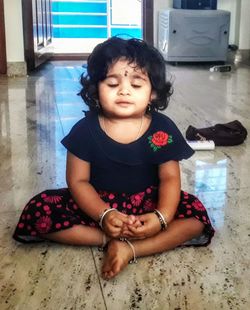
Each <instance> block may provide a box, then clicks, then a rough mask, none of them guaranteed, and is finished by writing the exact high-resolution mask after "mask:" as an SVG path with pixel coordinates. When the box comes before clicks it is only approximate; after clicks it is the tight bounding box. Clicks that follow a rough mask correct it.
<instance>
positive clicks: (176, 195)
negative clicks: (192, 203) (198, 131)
mask: <svg viewBox="0 0 250 310" xmlns="http://www.w3.org/2000/svg"><path fill="white" fill-rule="evenodd" d="M159 179H160V185H159V198H158V199H159V200H158V205H157V209H158V210H159V211H160V212H161V213H162V215H163V216H164V217H165V219H166V221H167V222H168V223H170V222H171V221H172V220H173V218H174V215H175V213H176V210H177V206H178V204H179V201H180V194H181V177H180V166H179V162H177V161H173V160H171V161H168V162H166V163H164V164H162V165H160V166H159Z"/></svg>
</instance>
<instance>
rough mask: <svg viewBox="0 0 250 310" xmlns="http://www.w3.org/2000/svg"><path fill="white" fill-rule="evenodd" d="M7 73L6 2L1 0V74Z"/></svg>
mask: <svg viewBox="0 0 250 310" xmlns="http://www.w3.org/2000/svg"><path fill="white" fill-rule="evenodd" d="M6 73H7V55H6V36H5V22H4V4H3V0H0V74H6Z"/></svg>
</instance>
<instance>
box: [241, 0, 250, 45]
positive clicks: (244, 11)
mask: <svg viewBox="0 0 250 310" xmlns="http://www.w3.org/2000/svg"><path fill="white" fill-rule="evenodd" d="M239 28H240V31H239V32H240V35H239V47H240V49H242V50H246V49H247V50H249V49H250V1H249V0H241V14H240V24H239Z"/></svg>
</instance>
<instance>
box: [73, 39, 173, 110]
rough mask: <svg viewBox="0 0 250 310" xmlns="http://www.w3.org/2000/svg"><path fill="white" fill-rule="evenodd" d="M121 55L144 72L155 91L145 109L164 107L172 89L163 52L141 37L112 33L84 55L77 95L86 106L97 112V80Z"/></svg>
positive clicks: (102, 76) (161, 108) (103, 75)
mask: <svg viewBox="0 0 250 310" xmlns="http://www.w3.org/2000/svg"><path fill="white" fill-rule="evenodd" d="M121 58H123V59H126V60H127V61H128V62H129V63H131V64H132V63H133V64H136V66H137V67H139V68H140V69H142V70H144V71H145V72H147V74H148V77H149V80H150V82H151V85H152V90H153V91H154V92H155V93H156V98H155V99H153V100H152V101H151V104H150V110H149V111H157V110H164V109H166V108H167V106H168V102H169V97H170V96H171V95H172V92H173V91H172V84H171V83H170V81H166V69H165V61H164V58H163V56H162V55H161V54H160V52H159V51H158V50H157V49H156V48H154V47H153V46H151V45H149V44H147V43H146V42H145V41H143V40H139V39H134V38H133V39H128V40H126V39H122V38H119V37H112V38H110V39H107V40H106V41H104V42H103V43H100V44H98V45H97V46H96V47H95V48H94V50H93V52H92V53H91V54H90V56H89V57H88V61H87V73H83V74H82V75H81V79H80V83H81V85H82V86H83V87H82V89H81V91H80V93H79V95H80V96H81V97H82V99H83V100H84V102H85V103H86V104H87V105H88V106H89V109H90V110H91V111H97V112H101V108H100V105H99V104H98V100H99V96H98V83H99V82H101V81H103V80H104V79H105V78H106V75H107V73H108V70H109V67H110V65H112V64H114V63H115V62H116V61H118V60H119V59H121Z"/></svg>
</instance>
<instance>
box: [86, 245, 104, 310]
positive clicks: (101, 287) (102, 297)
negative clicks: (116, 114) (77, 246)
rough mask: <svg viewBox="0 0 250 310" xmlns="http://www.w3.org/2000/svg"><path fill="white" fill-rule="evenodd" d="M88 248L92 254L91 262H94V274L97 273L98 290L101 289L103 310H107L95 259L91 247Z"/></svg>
mask: <svg viewBox="0 0 250 310" xmlns="http://www.w3.org/2000/svg"><path fill="white" fill-rule="evenodd" d="M90 250H91V255H92V259H93V262H94V266H95V270H96V275H97V279H98V283H99V287H100V291H101V294H102V298H103V303H104V306H105V310H108V308H107V303H106V299H105V296H104V291H103V288H102V284H101V278H100V275H99V272H98V267H97V264H96V260H95V255H94V250H93V248H91V249H90Z"/></svg>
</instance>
